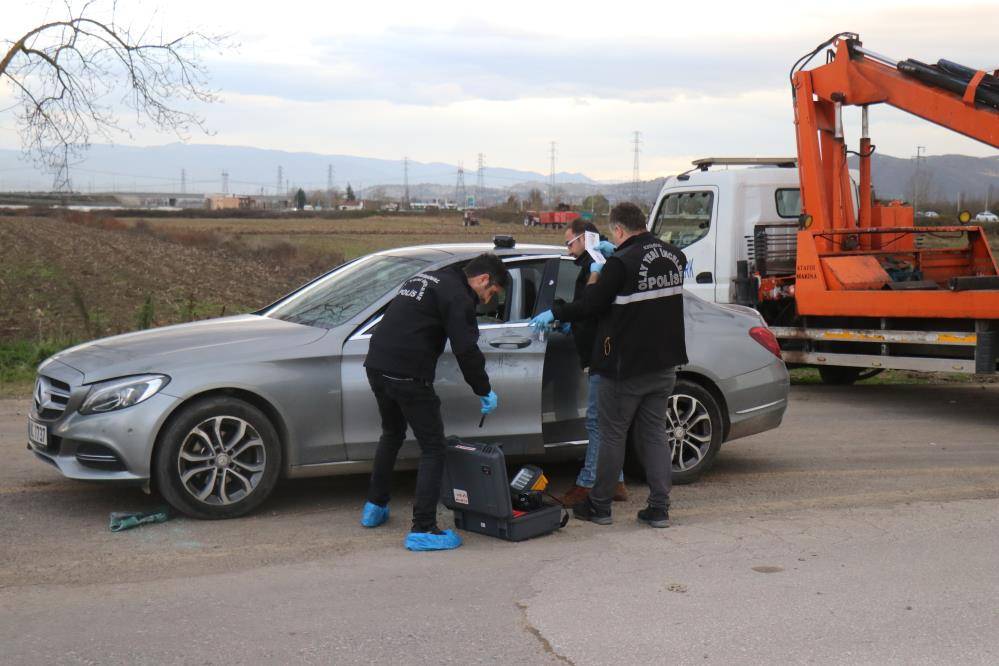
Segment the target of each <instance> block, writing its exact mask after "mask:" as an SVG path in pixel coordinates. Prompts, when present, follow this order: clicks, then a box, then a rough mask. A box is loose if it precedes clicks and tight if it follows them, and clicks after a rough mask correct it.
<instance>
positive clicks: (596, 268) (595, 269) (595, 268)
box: [539, 261, 607, 316]
mask: <svg viewBox="0 0 999 666" xmlns="http://www.w3.org/2000/svg"><path fill="white" fill-rule="evenodd" d="M606 265H607V262H604V263H602V264H601V263H599V262H596V261H594V262H593V263H592V264H590V273H597V274H599V273H600V271H602V270H603V269H604V266H606ZM539 316H540V315H539Z"/></svg>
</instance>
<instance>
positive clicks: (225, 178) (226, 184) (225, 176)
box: [222, 169, 229, 194]
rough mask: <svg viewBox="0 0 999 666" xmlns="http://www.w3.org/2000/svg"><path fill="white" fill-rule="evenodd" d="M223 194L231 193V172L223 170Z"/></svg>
mask: <svg viewBox="0 0 999 666" xmlns="http://www.w3.org/2000/svg"><path fill="white" fill-rule="evenodd" d="M222 194H229V172H228V171H226V170H225V169H223V170H222Z"/></svg>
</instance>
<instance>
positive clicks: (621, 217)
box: [610, 201, 648, 231]
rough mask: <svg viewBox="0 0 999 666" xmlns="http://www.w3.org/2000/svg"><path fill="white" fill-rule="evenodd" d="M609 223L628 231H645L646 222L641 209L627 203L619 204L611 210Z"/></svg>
mask: <svg viewBox="0 0 999 666" xmlns="http://www.w3.org/2000/svg"><path fill="white" fill-rule="evenodd" d="M610 221H611V224H616V225H619V226H622V227H624V228H625V229H627V230H628V231H645V228H646V223H647V222H648V220H646V218H645V213H643V212H642V209H641V208H639V207H638V206H636V205H635V204H633V203H631V202H629V201H625V202H624V203H619V204H618V205H616V206H614V208H612V209H611V214H610Z"/></svg>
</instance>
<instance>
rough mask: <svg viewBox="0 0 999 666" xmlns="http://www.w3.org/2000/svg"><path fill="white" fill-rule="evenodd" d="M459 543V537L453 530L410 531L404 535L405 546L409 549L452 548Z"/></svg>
mask: <svg viewBox="0 0 999 666" xmlns="http://www.w3.org/2000/svg"><path fill="white" fill-rule="evenodd" d="M460 545H461V537H460V536H458V535H457V534H455V533H454V530H444V533H443V534H430V533H429V532H410V533H409V534H407V535H406V548H408V549H409V550H453V549H455V548H457V547H458V546H460Z"/></svg>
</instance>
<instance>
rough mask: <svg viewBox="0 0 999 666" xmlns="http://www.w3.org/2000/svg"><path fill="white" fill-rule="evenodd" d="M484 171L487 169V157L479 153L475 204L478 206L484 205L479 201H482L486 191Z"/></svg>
mask: <svg viewBox="0 0 999 666" xmlns="http://www.w3.org/2000/svg"><path fill="white" fill-rule="evenodd" d="M483 169H485V156H484V155H483V154H482V153H479V164H478V170H477V171H476V172H475V204H476V205H477V206H479V205H482V204H481V203H480V201H479V200H480V199H482V194H483V192H484V191H485V189H486V178H485V172H484V171H483Z"/></svg>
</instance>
